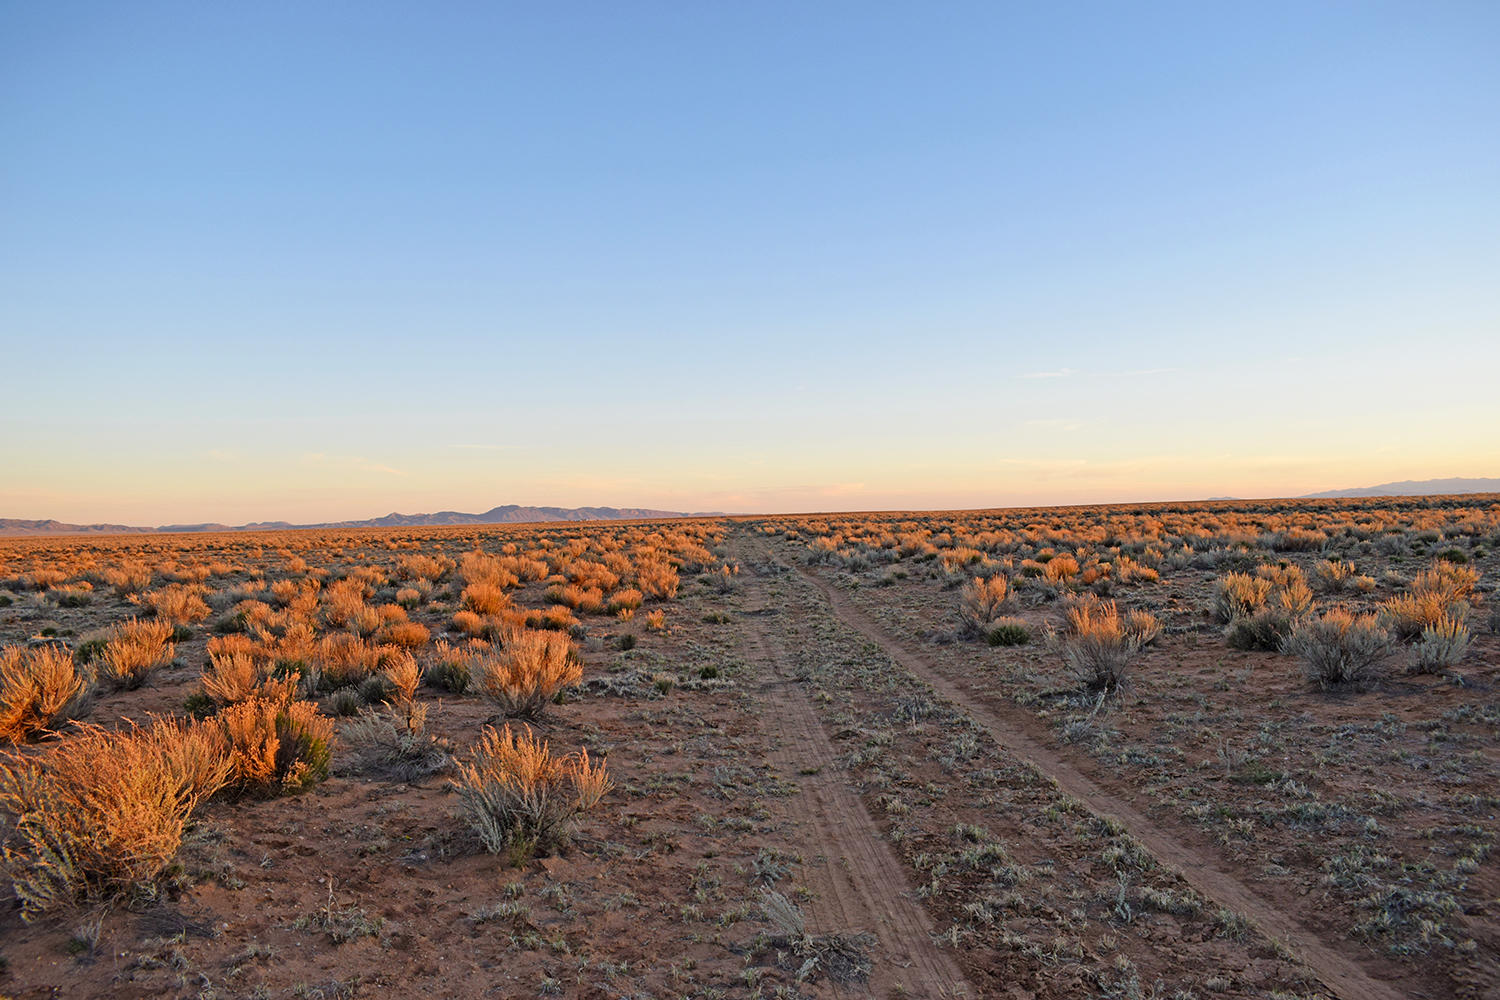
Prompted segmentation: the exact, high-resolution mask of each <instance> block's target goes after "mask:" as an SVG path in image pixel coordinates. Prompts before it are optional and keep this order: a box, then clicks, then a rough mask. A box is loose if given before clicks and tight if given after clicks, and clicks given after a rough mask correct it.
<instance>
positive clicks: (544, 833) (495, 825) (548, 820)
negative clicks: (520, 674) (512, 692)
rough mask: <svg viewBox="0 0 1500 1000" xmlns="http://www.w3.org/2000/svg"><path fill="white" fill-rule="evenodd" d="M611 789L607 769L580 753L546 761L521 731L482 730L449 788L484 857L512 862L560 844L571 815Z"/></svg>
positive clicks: (542, 745)
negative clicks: (480, 843)
mask: <svg viewBox="0 0 1500 1000" xmlns="http://www.w3.org/2000/svg"><path fill="white" fill-rule="evenodd" d="M611 787H612V783H611V782H610V778H609V770H608V766H607V763H606V762H604V761H600V762H599V763H598V764H595V763H593V762H592V761H591V760H590V759H589V755H588V751H587V750H584V751H581V752H580V753H578V754H570V755H567V756H562V757H554V756H553V755H552V753H551V751H550V750H549V748H548V746H547V744H546V742H544V741H539V740H538V739H537V738H536V737H535V736H534V735H533V734H532V732H531V730H530V729H527V730H526V731H525V733H524V734H517V733H513V732H512V731H511V728H510V727H509V726H505V727H503V728H502V729H501V730H500V731H498V732H496V731H495V730H494V729H493V728H491V727H489V726H486V727H485V728H484V731H483V733H482V735H481V736H480V739H479V743H478V744H477V745H476V746H475V748H474V759H473V762H472V763H470V764H460V765H459V773H458V778H457V779H456V780H455V781H454V789H455V790H456V791H457V792H458V796H459V800H460V802H461V803H462V804H463V806H464V808H465V810H466V811H467V812H468V815H469V821H470V823H471V824H472V825H473V827H474V830H475V831H476V832H477V833H478V834H479V837H480V839H481V840H482V841H483V842H484V846H485V848H486V849H487V850H489V851H491V852H492V853H495V854H501V853H504V854H508V855H509V856H510V858H511V860H512V861H514V862H516V863H519V862H521V861H524V860H525V859H527V858H530V857H532V856H534V855H536V854H539V853H547V852H550V851H551V850H553V849H554V848H556V847H557V846H559V845H561V844H563V843H566V842H567V840H568V839H569V837H570V836H571V834H572V831H573V825H574V823H575V821H576V818H577V817H578V815H579V814H580V813H582V812H584V811H586V810H588V809H591V808H593V807H594V806H595V805H597V804H598V802H599V800H600V799H602V798H603V797H604V795H605V794H607V793H608V792H609V790H610V788H611Z"/></svg>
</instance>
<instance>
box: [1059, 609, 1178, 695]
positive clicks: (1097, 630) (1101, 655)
mask: <svg viewBox="0 0 1500 1000" xmlns="http://www.w3.org/2000/svg"><path fill="white" fill-rule="evenodd" d="M1160 631H1161V626H1160V625H1159V624H1158V622H1157V620H1156V618H1155V617H1154V616H1153V615H1151V614H1149V613H1148V612H1145V611H1131V612H1128V613H1127V614H1124V615H1121V614H1120V610H1119V608H1118V607H1117V606H1116V604H1115V602H1114V601H1101V600H1099V599H1098V598H1097V597H1094V596H1093V595H1090V596H1089V598H1088V599H1086V600H1083V601H1080V602H1079V603H1077V604H1075V605H1074V606H1073V607H1071V608H1069V609H1068V626H1067V629H1066V631H1065V632H1064V633H1063V635H1062V638H1061V640H1060V645H1061V648H1062V655H1063V661H1064V662H1065V663H1066V664H1067V666H1068V669H1069V671H1071V672H1072V674H1073V676H1074V677H1075V678H1077V680H1078V682H1079V683H1080V684H1082V685H1083V686H1084V687H1085V688H1087V689H1088V690H1090V691H1114V690H1117V689H1118V688H1119V687H1120V686H1121V685H1122V684H1123V683H1124V681H1125V674H1126V672H1127V670H1128V669H1129V667H1130V663H1131V661H1133V660H1134V659H1135V658H1136V656H1137V655H1138V654H1139V653H1140V651H1141V650H1142V649H1143V648H1144V647H1145V646H1146V645H1147V644H1148V643H1150V642H1151V641H1152V640H1153V639H1155V638H1156V636H1157V635H1158V634H1159V633H1160Z"/></svg>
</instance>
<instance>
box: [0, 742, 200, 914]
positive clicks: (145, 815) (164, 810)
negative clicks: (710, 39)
mask: <svg viewBox="0 0 1500 1000" xmlns="http://www.w3.org/2000/svg"><path fill="white" fill-rule="evenodd" d="M228 774H229V762H228V760H227V759H226V758H225V757H224V755H223V754H222V752H221V751H220V749H219V746H218V744H217V743H216V741H215V740H214V739H213V738H212V737H211V736H210V735H209V734H208V733H207V732H206V731H205V730H203V729H202V728H200V727H197V726H191V725H183V724H179V723H175V722H157V723H156V724H154V725H152V726H151V727H150V728H149V729H130V730H126V731H124V732H112V731H109V730H105V729H102V728H99V727H97V726H85V727H83V729H82V731H81V732H80V733H79V734H77V735H75V736H72V737H70V738H69V739H67V740H66V741H64V742H63V743H61V744H59V745H58V746H57V747H55V748H54V749H52V750H51V751H50V752H48V753H46V754H43V755H37V756H26V757H22V756H18V755H14V754H6V755H0V813H4V814H7V815H8V816H10V817H11V819H12V822H11V825H10V827H9V829H8V830H7V832H6V836H5V841H4V852H3V860H0V867H3V868H4V871H5V875H6V878H7V879H8V880H9V881H10V882H11V885H12V886H13V888H14V891H15V894H16V898H17V899H18V900H19V901H20V904H21V914H22V917H23V918H24V919H27V920H31V919H34V918H36V917H37V916H39V915H41V914H44V913H48V912H52V911H56V910H61V909H66V908H69V907H72V906H76V905H80V904H84V903H94V902H100V901H108V900H114V899H117V898H122V897H123V898H130V897H135V896H140V895H143V894H146V893H149V892H150V891H152V889H153V887H154V886H155V885H156V883H157V881H158V880H159V879H160V878H161V877H162V875H163V873H164V872H165V871H166V870H167V867H168V866H169V865H170V864H171V862H172V859H173V857H174V856H175V855H176V853H177V848H178V846H179V845H180V844H181V842H182V834H183V830H184V829H185V827H186V826H187V823H188V820H189V817H191V815H192V813H193V811H194V809H196V808H197V806H198V805H199V804H200V803H202V802H203V801H204V800H205V799H207V798H208V797H209V796H211V795H213V794H214V793H215V792H217V791H218V790H219V788H220V787H221V786H222V785H223V783H224V781H225V780H226V778H227V777H228Z"/></svg>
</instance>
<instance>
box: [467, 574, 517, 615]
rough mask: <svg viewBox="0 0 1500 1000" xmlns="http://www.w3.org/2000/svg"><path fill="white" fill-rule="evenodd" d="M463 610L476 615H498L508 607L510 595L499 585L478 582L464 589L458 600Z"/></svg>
mask: <svg viewBox="0 0 1500 1000" xmlns="http://www.w3.org/2000/svg"><path fill="white" fill-rule="evenodd" d="M460 600H461V601H462V602H463V606H464V608H465V610H467V611H472V612H473V613H474V614H476V615H494V614H499V613H500V612H501V611H502V610H504V609H505V608H508V607H510V604H511V600H510V595H509V594H507V593H506V592H505V588H503V587H501V586H500V585H499V584H495V583H487V582H478V583H471V584H469V585H468V586H467V587H465V588H464V591H463V594H462V596H461V598H460Z"/></svg>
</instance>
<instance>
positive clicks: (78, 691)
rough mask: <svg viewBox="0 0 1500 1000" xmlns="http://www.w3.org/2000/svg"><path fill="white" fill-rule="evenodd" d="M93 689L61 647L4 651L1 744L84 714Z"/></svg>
mask: <svg viewBox="0 0 1500 1000" xmlns="http://www.w3.org/2000/svg"><path fill="white" fill-rule="evenodd" d="M91 687H92V684H91V679H90V678H89V676H88V675H87V674H85V673H83V672H82V671H80V670H79V669H78V667H77V665H76V664H75V663H74V662H73V657H72V655H71V654H69V652H68V651H67V650H66V649H63V648H62V647H60V646H41V647H38V648H36V649H22V648H20V647H17V646H7V647H5V648H4V649H0V741H4V742H8V743H21V742H23V741H25V740H28V739H31V738H32V737H33V736H35V735H36V734H38V733H44V732H47V731H48V730H50V729H51V728H52V727H53V726H54V725H55V724H56V723H58V722H60V721H61V720H63V719H68V718H73V717H74V716H77V715H81V714H82V712H83V709H84V707H85V705H86V704H87V701H88V695H89V690H90V688H91Z"/></svg>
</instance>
